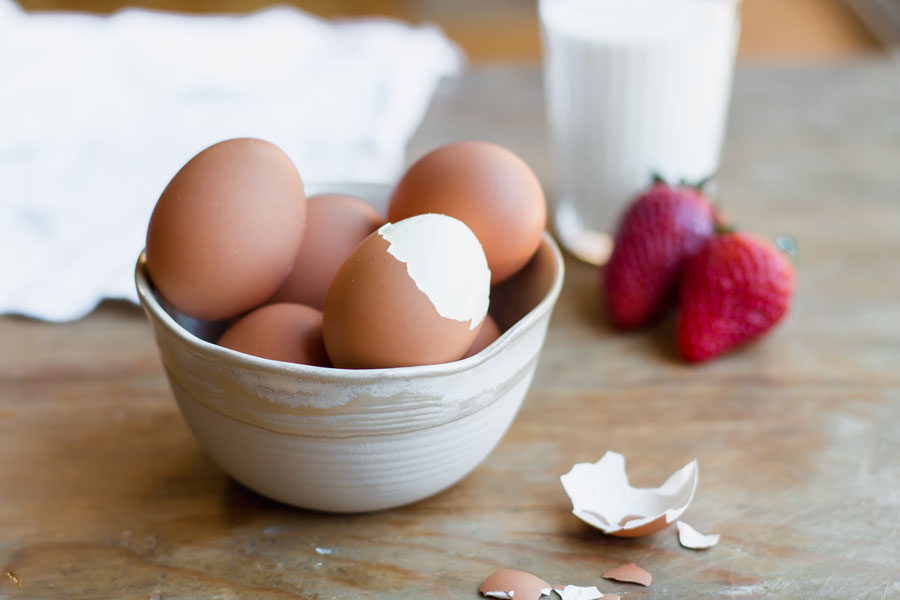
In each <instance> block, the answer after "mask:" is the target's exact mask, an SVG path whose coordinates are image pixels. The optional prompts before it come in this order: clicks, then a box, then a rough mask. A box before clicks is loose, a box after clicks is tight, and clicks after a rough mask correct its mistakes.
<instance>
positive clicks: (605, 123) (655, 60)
mask: <svg viewBox="0 0 900 600" xmlns="http://www.w3.org/2000/svg"><path fill="white" fill-rule="evenodd" d="M539 9H540V16H541V22H542V25H543V27H542V29H543V36H544V81H545V87H546V94H547V114H548V121H549V130H550V140H551V145H552V148H553V152H554V157H555V162H556V168H557V181H558V183H559V187H558V189H557V194H556V213H555V220H556V223H555V225H556V231H557V235H558V236H559V238H560V240H561V241H562V243H563V245H565V246H566V247H567V248H568V249H569V250H570V251H572V252H573V253H575V254H576V255H577V256H580V257H581V258H583V259H585V260H589V261H591V262H595V263H602V262H605V261H606V259H607V257H608V255H609V252H610V251H611V249H612V242H611V239H610V237H609V235H608V232H612V231H613V230H614V228H615V227H616V224H617V222H618V219H619V216H620V215H621V213H622V210H623V208H624V206H625V205H626V204H627V203H628V201H629V200H630V199H631V198H632V197H633V196H634V195H635V193H636V192H637V191H638V190H640V189H641V188H642V187H644V186H646V185H647V184H648V183H649V182H650V178H651V175H652V173H654V172H656V173H659V174H660V175H662V176H664V177H665V178H666V179H668V180H670V181H677V180H680V179H682V178H685V179H687V180H689V181H698V180H700V179H703V178H705V177H708V176H709V175H712V174H713V173H715V171H716V169H717V167H718V162H719V151H720V148H721V145H722V136H723V133H724V128H725V119H726V115H727V111H728V101H729V96H730V93H731V75H732V70H733V67H734V55H735V50H736V46H737V39H738V33H739V29H740V23H739V19H738V0H540V5H539Z"/></svg>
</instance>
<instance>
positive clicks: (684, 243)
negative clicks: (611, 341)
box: [602, 178, 715, 328]
mask: <svg viewBox="0 0 900 600" xmlns="http://www.w3.org/2000/svg"><path fill="white" fill-rule="evenodd" d="M655 181H656V182H655V183H654V184H653V185H651V186H650V187H649V188H648V189H647V190H646V191H645V192H643V193H642V194H641V195H640V196H638V197H637V199H635V201H634V202H633V203H632V204H631V206H630V207H629V208H628V210H627V212H626V213H625V215H624V216H623V218H622V221H621V223H620V224H619V229H618V231H617V232H616V243H615V247H614V249H613V253H612V256H611V257H610V259H609V263H608V264H607V265H606V269H605V270H604V271H603V272H602V273H603V279H602V286H603V287H604V288H605V291H606V298H607V306H608V308H609V314H610V318H611V319H612V322H613V324H614V325H616V326H618V327H622V328H631V327H637V326H639V325H643V324H645V323H647V322H648V321H650V320H651V319H652V318H653V317H655V316H656V315H657V314H659V312H660V311H661V310H662V309H663V308H664V307H665V306H666V303H667V300H669V298H670V297H671V296H672V291H673V290H674V287H675V285H676V283H677V280H678V274H679V273H680V271H681V268H682V266H683V264H684V260H685V259H686V258H687V257H689V256H691V255H692V254H694V253H696V252H697V251H698V250H700V248H702V247H703V245H704V244H705V243H706V242H707V240H708V239H709V238H710V237H712V235H713V233H714V229H715V225H714V223H713V221H714V210H713V207H712V204H711V203H710V202H709V200H708V199H707V197H706V196H704V195H703V193H702V192H700V191H699V189H698V188H696V187H691V186H688V185H680V186H670V185H668V184H667V183H665V182H664V181H662V180H660V179H658V178H656V179H655Z"/></svg>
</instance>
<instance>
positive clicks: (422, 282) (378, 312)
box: [324, 214, 491, 369]
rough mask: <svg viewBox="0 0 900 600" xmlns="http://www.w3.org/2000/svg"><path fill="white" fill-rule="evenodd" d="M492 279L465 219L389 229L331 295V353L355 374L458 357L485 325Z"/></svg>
mask: <svg viewBox="0 0 900 600" xmlns="http://www.w3.org/2000/svg"><path fill="white" fill-rule="evenodd" d="M490 278H491V275H490V271H489V270H488V266H487V260H486V259H485V257H484V251H483V250H482V249H481V244H479V242H478V239H477V238H476V237H475V235H474V234H473V233H472V231H471V230H470V229H469V228H468V227H466V225H465V224H464V223H462V222H461V221H459V220H457V219H454V218H452V217H448V216H445V215H433V214H428V215H419V216H416V217H412V218H410V219H406V220H404V221H400V222H399V223H394V224H387V225H384V226H382V227H381V228H380V229H378V231H376V232H375V233H373V234H372V235H370V236H369V237H368V238H366V240H365V241H363V243H362V244H360V245H359V246H358V247H357V248H356V249H355V250H354V251H353V252H352V253H351V254H350V256H349V257H348V258H347V260H346V261H345V262H344V264H343V265H341V268H340V269H339V270H338V272H337V275H335V278H334V281H333V282H332V284H331V288H330V289H329V290H328V297H327V299H326V300H325V311H324V312H325V315H324V334H325V347H326V349H327V350H328V356H329V357H330V358H331V361H332V362H333V363H334V365H335V366H337V367H342V368H350V369H366V368H370V369H371V368H386V367H406V366H415V365H428V364H437V363H444V362H451V361H454V360H458V359H460V358H462V356H463V355H464V354H465V353H466V352H467V351H468V349H469V348H470V347H471V346H472V343H473V342H474V341H475V338H476V337H477V335H478V331H479V328H480V327H481V325H482V323H483V322H484V317H485V315H486V314H487V309H488V304H489V301H490Z"/></svg>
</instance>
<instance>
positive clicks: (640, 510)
mask: <svg viewBox="0 0 900 600" xmlns="http://www.w3.org/2000/svg"><path fill="white" fill-rule="evenodd" d="M560 481H561V482H562V485H563V488H565V490H566V493H567V494H568V495H569V499H570V500H571V501H572V514H574V515H575V516H576V517H578V518H579V519H581V520H582V521H584V522H585V523H588V524H589V525H592V526H594V527H596V528H597V529H600V530H601V531H603V533H606V534H609V535H615V536H619V537H639V536H642V535H649V534H651V533H656V532H657V531H660V530H662V529H665V528H666V527H668V526H669V525H671V524H672V523H673V522H675V521H677V520H678V518H679V517H681V515H682V514H683V513H684V511H685V510H687V507H688V506H689V505H690V503H691V500H693V498H694V493H695V492H696V490H697V461H696V460H694V461H691V462H690V463H688V464H687V465H685V466H684V467H682V468H681V469H680V470H679V471H676V472H675V473H674V474H673V475H672V476H671V477H669V478H668V479H667V480H666V482H665V483H664V484H663V485H662V486H661V487H658V488H635V487H632V486H631V485H630V484H629V483H628V475H627V473H626V472H625V457H624V456H622V455H621V454H619V453H618V452H607V453H606V454H605V455H604V456H603V458H601V459H600V460H599V461H597V462H596V463H593V464H591V463H579V464H576V465H575V466H573V467H572V470H571V471H569V472H568V473H566V474H565V475H562V476H560Z"/></svg>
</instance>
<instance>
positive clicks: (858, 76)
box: [0, 63, 900, 600]
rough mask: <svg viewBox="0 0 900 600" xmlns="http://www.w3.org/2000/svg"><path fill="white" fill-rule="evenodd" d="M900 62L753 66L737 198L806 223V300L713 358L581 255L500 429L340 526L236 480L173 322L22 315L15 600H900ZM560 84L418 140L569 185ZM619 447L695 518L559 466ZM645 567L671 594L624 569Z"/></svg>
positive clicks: (0, 392) (129, 313)
mask: <svg viewBox="0 0 900 600" xmlns="http://www.w3.org/2000/svg"><path fill="white" fill-rule="evenodd" d="M898 100H900V77H898V70H897V67H896V66H892V65H889V64H880V63H860V64H856V65H848V66H842V67H827V66H822V67H805V68H762V67H759V68H744V69H741V70H739V72H738V76H737V84H736V90H735V98H734V105H733V107H734V110H733V114H732V119H731V125H730V130H729V134H728V142H727V145H726V149H725V155H724V158H723V165H722V182H721V188H720V189H721V195H722V197H723V202H724V203H725V205H726V207H727V210H728V212H729V213H730V214H731V215H732V216H733V217H734V218H735V219H736V220H737V221H738V222H740V223H741V224H742V225H743V226H745V227H748V228H751V229H754V230H758V231H761V232H763V233H767V234H771V233H777V232H781V231H790V232H792V233H793V234H794V235H795V236H796V237H797V239H798V241H799V244H800V248H801V265H800V267H799V281H798V294H797V301H796V305H795V307H794V310H793V312H792V314H791V315H790V317H789V319H788V321H787V322H786V323H785V324H784V325H783V326H782V327H781V328H779V329H778V330H777V331H776V332H775V333H773V334H772V335H771V336H769V337H768V338H766V339H765V340H763V341H761V342H759V343H757V344H754V345H752V346H749V347H747V348H746V349H744V350H742V351H740V352H737V353H735V354H733V355H730V356H727V357H725V358H723V359H721V360H719V361H716V362H713V363H710V364H708V365H704V366H701V367H692V366H687V365H685V364H683V363H681V362H680V361H678V360H677V358H676V357H675V356H674V353H673V349H672V347H673V345H672V332H671V329H672V321H671V319H669V320H665V321H663V322H662V323H660V324H658V326H656V327H653V328H651V329H649V330H647V331H644V332H639V333H635V334H629V335H620V334H617V333H615V332H613V331H612V330H611V329H610V328H609V326H608V324H607V323H606V321H605V319H604V318H603V317H602V311H601V310H600V309H599V306H598V300H597V296H596V294H595V286H596V277H597V274H596V272H595V271H594V270H593V269H591V268H589V267H586V266H584V265H581V264H577V263H575V262H572V261H569V263H568V265H567V267H568V278H567V282H566V285H565V289H564V291H563V295H562V297H561V299H560V302H559V305H558V306H557V309H556V312H555V315H554V320H553V323H552V325H551V330H550V333H549V337H548V340H547V344H546V347H545V349H544V354H543V358H542V361H541V364H540V367H539V369H538V374H537V377H536V379H535V382H534V385H533V387H532V390H531V392H530V394H529V396H528V397H527V398H526V401H525V404H524V406H523V408H522V411H521V413H520V415H519V417H518V418H517V420H516V421H515V422H514V424H513V426H512V428H511V430H510V431H509V433H508V434H507V436H506V437H505V438H504V440H503V441H502V443H501V444H500V446H499V447H498V448H497V449H496V450H495V452H494V453H493V454H492V455H491V456H490V457H489V458H488V460H487V461H486V462H485V463H484V464H483V465H482V466H481V467H480V468H478V469H477V470H476V471H475V472H474V473H472V475H470V476H469V477H468V478H466V479H465V480H464V481H463V482H462V483H460V484H459V485H457V486H455V487H453V488H451V489H450V490H448V491H446V492H444V493H442V494H439V495H438V496H436V497H434V498H431V499H429V500H426V501H423V502H420V503H417V504H415V505H412V506H409V507H405V508H401V509H396V510H391V511H385V512H380V513H375V514H367V515H355V516H333V515H326V514H319V513H312V512H306V511H301V510H295V509H292V508H288V507H285V506H282V505H279V504H276V503H274V502H270V501H268V500H266V499H264V498H261V497H259V496H257V495H255V494H253V493H251V492H249V491H247V490H245V489H244V488H242V487H241V486H239V485H237V484H235V483H233V482H232V481H230V480H229V479H228V478H227V477H226V476H225V475H224V474H223V473H222V472H221V471H220V470H219V469H218V468H217V467H216V466H215V465H214V464H212V463H211V462H210V460H209V459H208V458H207V457H206V456H205V454H204V453H203V451H202V450H201V449H200V448H199V447H198V446H197V444H196V443H195V442H194V440H193V439H192V437H191V435H190V432H189V431H188V429H187V427H186V425H185V424H184V421H183V420H182V419H181V417H180V415H179V414H178V411H177V408H176V406H175V403H174V401H173V399H172V396H171V394H170V392H169V390H168V388H167V385H166V382H165V378H164V376H163V373H162V370H161V366H160V363H159V360H158V357H157V355H156V348H155V346H154V344H153V340H152V337H151V334H150V330H149V327H148V326H147V324H146V323H145V320H144V318H143V316H142V315H141V314H140V313H139V312H138V311H137V310H136V309H134V308H133V307H129V306H126V305H122V304H116V303H108V304H105V305H104V306H103V307H102V308H101V309H100V310H98V311H96V312H95V313H94V314H92V315H91V316H90V317H88V318H86V319H84V320H82V321H79V322H76V323H71V324H67V325H48V324H43V323H37V322H32V321H27V320H24V319H18V318H12V317H7V318H3V319H0V597H3V598H12V599H17V598H48V599H55V598H66V599H81V598H84V599H88V598H91V599H93V598H125V599H129V598H142V599H151V598H167V599H168V598H221V599H225V598H228V599H232V598H263V599H268V598H272V599H277V598H285V599H286V598H309V599H314V598H410V599H413V598H415V599H430V598H442V599H446V598H477V597H478V596H477V588H478V585H479V584H480V583H481V581H482V580H483V579H484V577H486V576H487V575H488V574H490V573H491V572H492V571H493V570H494V569H496V568H497V567H499V566H508V567H512V568H518V569H524V570H528V571H532V572H534V573H536V574H538V575H540V576H541V577H543V578H544V579H546V580H548V581H551V582H553V583H573V584H579V585H597V586H598V587H599V588H600V589H601V591H607V592H618V593H622V594H623V598H657V599H680V598H685V599H686V598H748V599H753V598H781V599H791V600H797V599H812V598H816V599H835V600H837V599H848V598H855V599H862V600H868V599H872V600H877V599H882V598H885V599H889V598H900V543H898V541H897V540H898V536H900V460H898V459H900V428H898V423H900V346H898V339H900V302H898V300H900V284H898V281H900V277H898V275H900V270H898V267H897V256H900V202H898V196H897V190H898V189H900V169H898V168H897V165H898V164H900V118H898V112H897V106H898ZM542 111H543V107H542V101H541V90H540V77H539V74H538V73H537V71H536V70H535V69H533V68H511V67H503V68H500V67H497V68H483V69H476V70H474V71H472V72H470V73H469V74H467V75H466V76H465V77H463V78H462V79H459V80H454V81H448V82H446V84H445V85H444V86H443V87H442V89H441V92H440V94H439V96H438V98H437V100H436V102H435V104H434V106H433V107H432V110H431V113H430V114H429V117H428V119H427V121H426V123H425V124H424V126H423V127H422V129H421V130H420V132H419V134H418V136H417V138H416V139H415V140H414V142H413V143H412V145H411V158H414V157H415V156H416V155H418V154H420V153H421V152H423V151H424V150H425V149H427V148H431V147H433V146H435V145H437V144H439V143H443V142H446V141H449V140H451V139H461V138H469V137H479V138H486V139H492V140H495V141H498V142H500V143H503V144H506V145H508V146H510V147H511V148H513V149H514V150H516V151H517V152H519V153H520V154H521V155H522V156H523V157H525V158H526V160H528V161H529V162H530V163H531V164H533V165H534V166H535V168H536V170H537V171H538V172H539V174H540V176H541V177H542V178H543V179H544V181H546V182H547V183H548V187H549V188H550V189H551V190H552V169H551V164H550V160H549V156H548V154H547V150H546V146H545V143H544V130H543V112H542ZM607 449H614V450H618V451H620V452H623V453H624V454H625V455H626V456H627V457H628V461H629V467H630V472H631V473H632V476H633V480H634V481H635V482H636V483H637V484H639V485H656V484H659V483H661V482H662V481H663V480H664V479H665V478H666V477H667V476H668V475H669V474H670V473H671V472H673V471H674V470H675V469H677V468H679V467H681V466H682V465H683V464H685V463H686V462H688V461H689V460H690V459H693V458H697V459H699V462H700V487H699V490H698V495H697V498H696V500H695V502H694V504H693V505H692V506H691V508H690V509H689V510H688V512H687V514H686V517H685V520H687V521H688V522H689V523H691V524H692V525H694V526H696V527H697V528H698V529H699V530H700V531H703V532H720V533H721V534H722V542H721V543H720V544H719V546H717V547H715V548H713V549H711V550H708V551H703V552H695V551H690V550H686V549H683V548H681V547H680V546H678V543H677V541H676V535H675V532H674V530H666V531H664V532H661V533H659V534H656V535H654V536H651V537H648V538H643V539H636V540H625V539H616V538H609V537H605V536H603V535H602V534H600V533H599V532H597V531H595V530H592V529H590V528H589V527H587V526H586V525H584V524H583V523H581V522H580V521H579V520H577V519H576V518H575V517H573V516H572V515H571V514H570V512H569V511H570V508H571V506H570V504H569V502H568V499H567V498H566V496H565V494H564V493H563V491H562V487H561V486H560V484H559V480H558V476H559V475H560V474H561V473H564V472H566V471H567V470H568V469H569V467H570V466H571V465H572V464H573V463H574V462H576V461H593V460H596V459H598V458H599V457H600V456H601V455H602V454H603V453H604V452H605V451H606V450H607ZM631 561H634V562H637V563H638V564H640V565H641V566H643V567H644V568H646V569H648V570H649V571H650V572H651V573H652V574H653V576H654V584H653V586H651V587H650V588H647V589H644V588H637V587H635V586H629V585H627V584H617V583H615V582H609V581H604V580H601V579H600V574H601V573H602V572H604V571H605V570H607V569H609V568H612V567H615V566H618V565H620V564H623V563H626V562H631Z"/></svg>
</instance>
